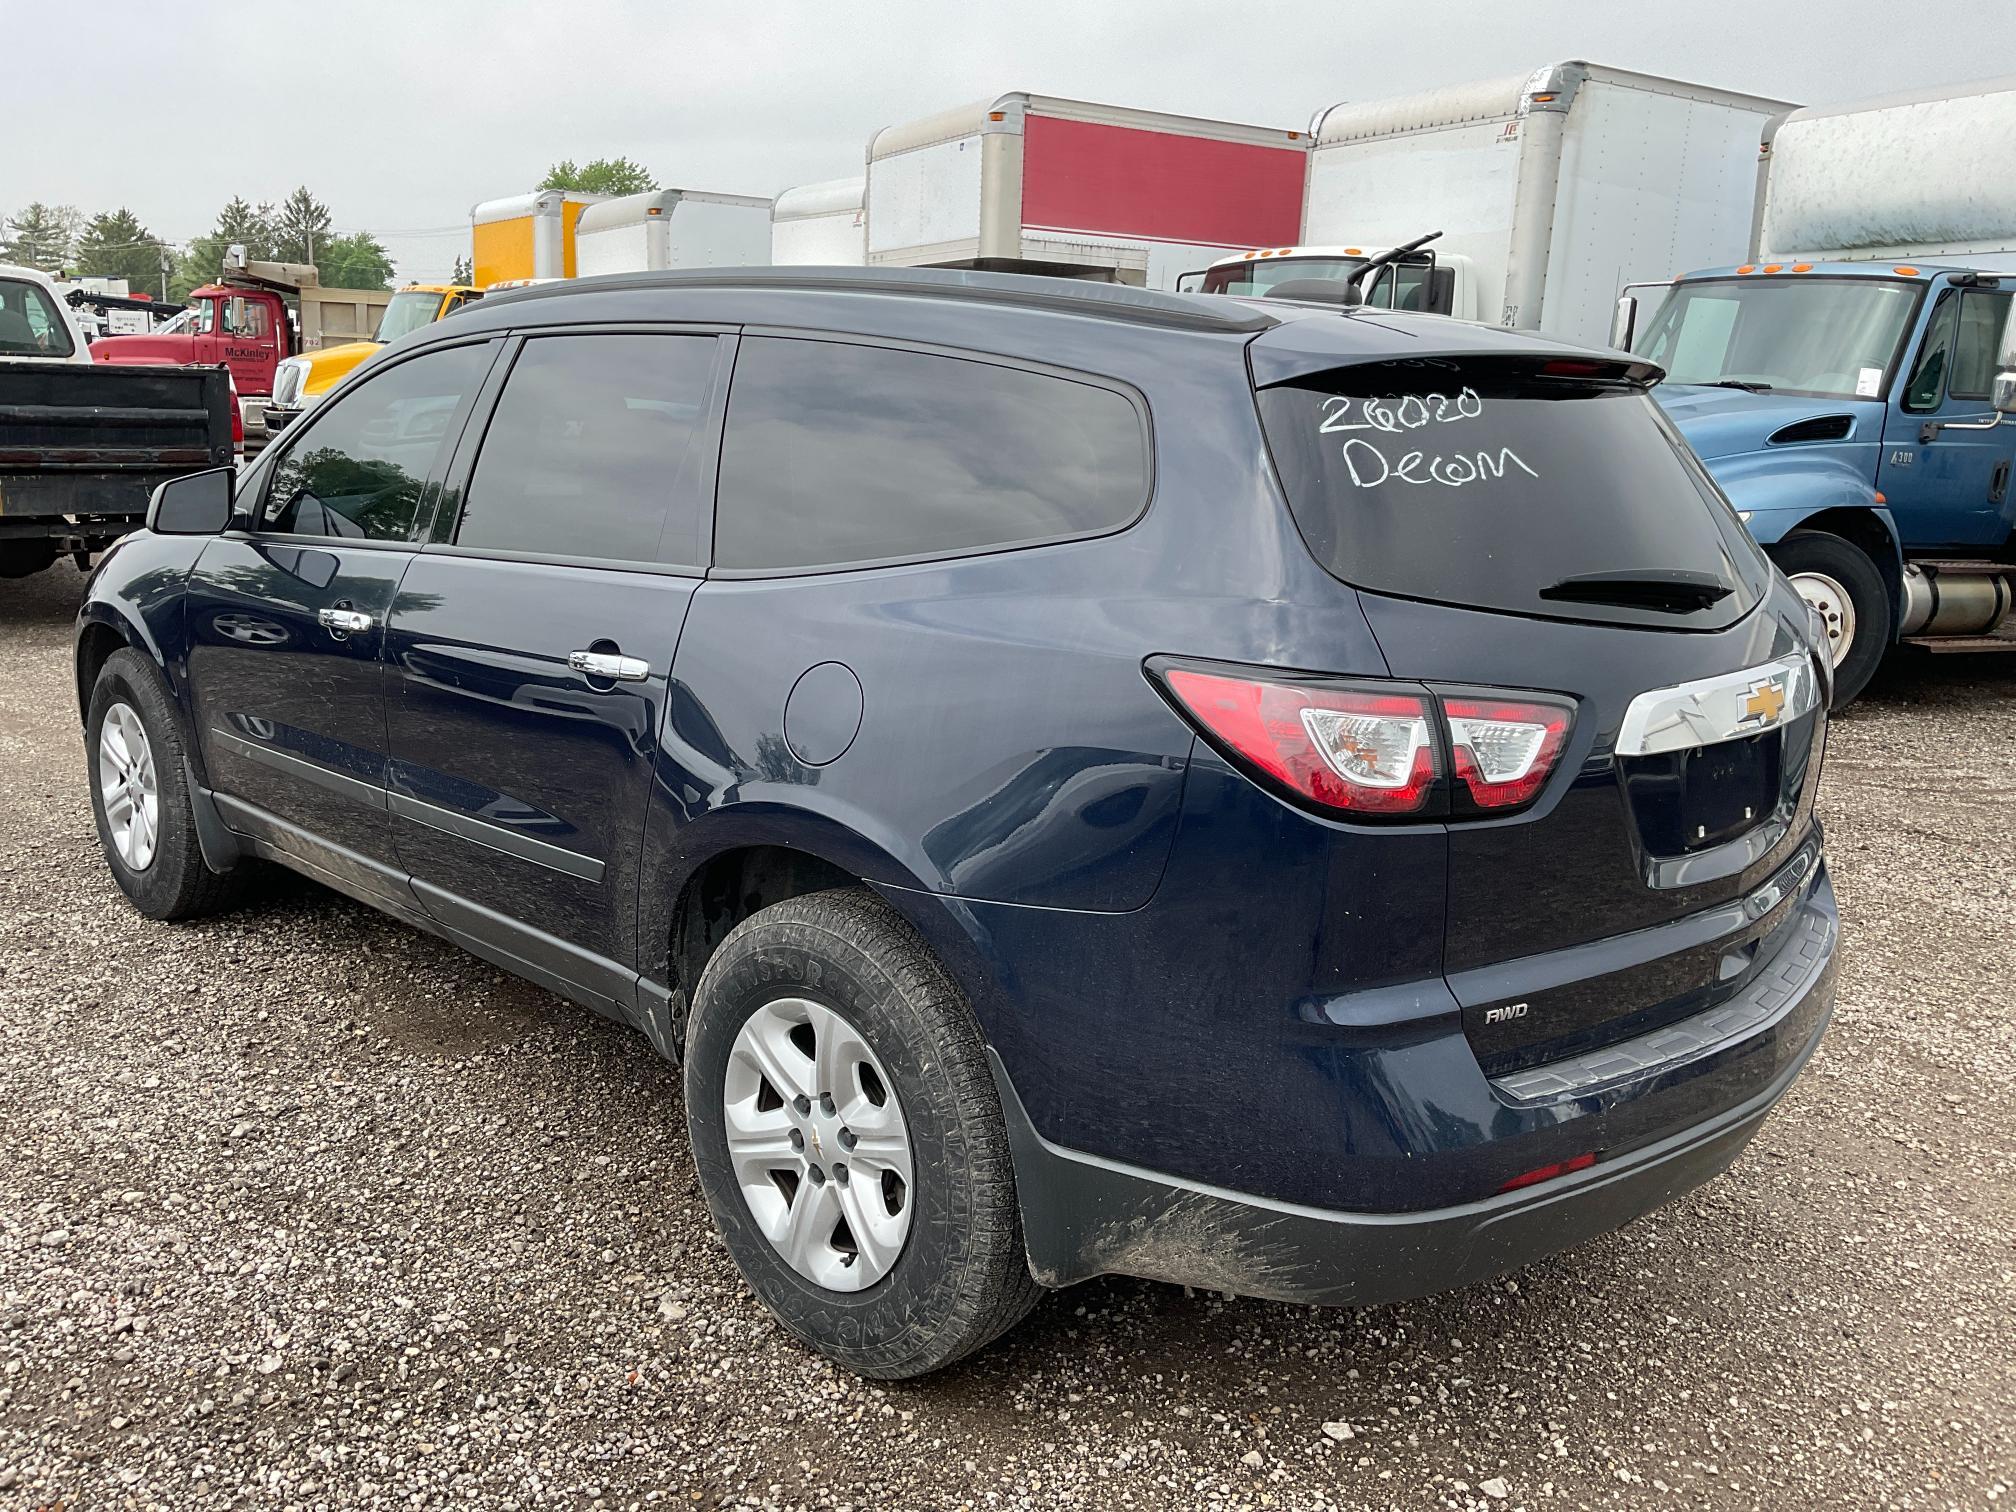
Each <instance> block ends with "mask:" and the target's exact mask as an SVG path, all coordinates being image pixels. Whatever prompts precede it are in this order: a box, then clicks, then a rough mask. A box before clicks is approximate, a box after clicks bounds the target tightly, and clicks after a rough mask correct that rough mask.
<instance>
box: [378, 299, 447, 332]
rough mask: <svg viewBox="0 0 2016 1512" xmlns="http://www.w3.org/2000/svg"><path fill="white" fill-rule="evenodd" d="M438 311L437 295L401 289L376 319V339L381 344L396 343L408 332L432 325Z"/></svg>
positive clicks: (439, 304)
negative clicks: (384, 342)
mask: <svg viewBox="0 0 2016 1512" xmlns="http://www.w3.org/2000/svg"><path fill="white" fill-rule="evenodd" d="M440 309H441V296H440V295H439V294H434V293H429V292H428V291H426V290H424V289H401V290H400V291H399V292H398V293H397V294H394V295H393V296H392V302H391V303H390V304H388V305H387V306H385V313H384V314H383V315H381V316H380V317H379V318H378V336H377V339H378V340H379V341H381V342H383V341H397V340H398V339H399V338H400V337H401V336H404V335H406V334H407V333H408V332H410V331H417V330H419V329H420V327H422V326H424V325H432V324H433V323H434V317H435V315H436V314H437V313H439V311H440Z"/></svg>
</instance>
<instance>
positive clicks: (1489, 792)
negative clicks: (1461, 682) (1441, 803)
mask: <svg viewBox="0 0 2016 1512" xmlns="http://www.w3.org/2000/svg"><path fill="white" fill-rule="evenodd" d="M1442 711H1443V713H1444V714H1446V715H1447V716H1448V718H1449V749H1450V755H1451V757H1452V758H1453V760H1454V763H1455V767H1456V778H1457V780H1458V781H1459V782H1461V783H1462V784H1463V788H1464V791H1466V792H1467V793H1468V794H1469V795H1470V801H1471V802H1472V803H1474V804H1476V805H1477V807H1479V808H1482V809H1507V808H1518V807H1519V806H1520V805H1522V804H1527V803H1531V802H1532V801H1533V799H1534V797H1535V795H1537V794H1538V793H1539V791H1540V789H1541V787H1542V786H1544V785H1545V783H1546V781H1547V774H1548V773H1549V772H1551V771H1553V770H1554V763H1555V761H1556V760H1557V759H1558V758H1559V757H1560V755H1561V746H1562V744H1563V743H1564V742H1565V741H1566V740H1567V739H1568V710H1567V709H1566V708H1565V707H1563V706H1562V705H1559V704H1543V703H1529V702H1525V701H1522V700H1519V699H1509V698H1508V699H1499V698H1490V699H1486V698H1445V699H1443V700H1442Z"/></svg>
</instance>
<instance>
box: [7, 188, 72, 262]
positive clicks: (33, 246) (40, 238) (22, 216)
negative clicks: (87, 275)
mask: <svg viewBox="0 0 2016 1512" xmlns="http://www.w3.org/2000/svg"><path fill="white" fill-rule="evenodd" d="M83 224H84V216H83V214H82V213H81V212H80V211H79V210H78V209H77V207H76V206H75V205H45V204H43V203H42V202H41V201H40V200H36V201H35V202H34V203H33V204H31V205H29V206H28V208H27V209H25V210H23V211H21V212H20V213H19V214H17V215H14V216H10V217H7V218H5V219H0V233H4V234H0V262H11V263H20V264H22V265H24V266H26V267H30V268H40V269H41V270H42V271H43V272H44V273H58V272H61V271H62V270H63V268H64V267H65V266H66V265H68V263H69V262H70V259H71V257H72V255H73V254H74V253H75V251H76V248H77V233H78V230H79V229H80V228H81V227H82V226H83Z"/></svg>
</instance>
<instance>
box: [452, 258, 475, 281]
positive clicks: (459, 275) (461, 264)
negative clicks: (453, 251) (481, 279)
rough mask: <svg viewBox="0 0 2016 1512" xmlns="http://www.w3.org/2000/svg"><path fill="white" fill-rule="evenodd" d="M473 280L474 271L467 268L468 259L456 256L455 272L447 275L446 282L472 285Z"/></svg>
mask: <svg viewBox="0 0 2016 1512" xmlns="http://www.w3.org/2000/svg"><path fill="white" fill-rule="evenodd" d="M475 280H476V271H475V269H473V268H472V267H470V266H469V259H468V258H466V257H462V256H459V255H458V256H457V257H456V259H455V271H454V272H453V273H451V274H449V275H448V282H450V283H458V284H466V283H474V282H475Z"/></svg>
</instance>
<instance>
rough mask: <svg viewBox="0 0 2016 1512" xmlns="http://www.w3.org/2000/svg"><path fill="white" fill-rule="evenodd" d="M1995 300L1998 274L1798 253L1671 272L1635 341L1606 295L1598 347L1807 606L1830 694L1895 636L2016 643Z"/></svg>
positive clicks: (2012, 441)
mask: <svg viewBox="0 0 2016 1512" xmlns="http://www.w3.org/2000/svg"><path fill="white" fill-rule="evenodd" d="M2012 296H2016V274H1997V273H1994V272H1990V271H1985V270H1981V269H1974V268H1963V267H1953V266H1935V265H1932V264H1929V263H1918V264H1897V263H1880V264H1879V263H1870V262H1822V261H1814V262H1784V263H1765V264H1761V265H1760V264H1750V263H1746V264H1744V265H1742V266H1740V267H1728V268H1718V269H1711V270H1708V271H1705V272H1700V273H1691V274H1688V275H1686V276H1684V277H1682V278H1678V279H1676V280H1674V282H1673V283H1672V285H1671V286H1670V288H1668V290H1667V291H1666V293H1665V297H1664V299H1663V300H1662V301H1660V302H1659V303H1658V305H1657V307H1656V308H1655V309H1654V310H1653V311H1652V312H1651V314H1650V318H1649V319H1648V320H1646V321H1645V323H1644V324H1643V326H1642V327H1640V328H1639V329H1638V330H1637V332H1636V333H1635V337H1636V339H1635V340H1634V339H1631V338H1632V335H1633V333H1632V331H1631V326H1632V325H1633V324H1634V323H1635V303H1634V301H1633V300H1631V299H1630V298H1629V297H1628V296H1627V299H1626V300H1625V301H1623V302H1622V303H1621V304H1620V310H1619V331H1618V333H1617V334H1618V335H1619V336H1621V337H1622V338H1623V339H1622V340H1619V341H1618V343H1617V344H1618V345H1628V346H1629V347H1630V348H1631V349H1632V350H1633V351H1635V352H1636V353H1638V354H1640V355H1643V356H1645V357H1647V358H1649V359H1650V360H1651V361H1653V362H1656V363H1658V364H1659V365H1660V366H1661V367H1663V368H1664V369H1665V370H1666V380H1665V381H1664V382H1663V383H1662V384H1660V385H1659V386H1658V388H1656V389H1655V390H1654V394H1655V396H1656V397H1657V399H1658V400H1659V403H1660V404H1661V406H1662V407H1663V408H1664V410H1665V412H1666V414H1667V416H1668V417H1669V418H1670V419H1671V420H1672V421H1673V423H1674V425H1675V426H1676V427H1677V428H1678V429H1679V431H1680V433H1681V434H1682V435H1683V436H1684V437H1685V438H1686V440H1687V441H1688V442H1689V443H1690V444H1691V445H1692V447H1693V448H1694V451H1695V452H1696V453H1697V454H1698V455H1699V456H1700V458H1701V460H1702V462H1703V463H1704V464H1705V465H1706V467H1707V469H1708V471H1709V473H1710V474H1711V475H1712V476H1713V477H1714V479H1715V481H1716V483H1717V484H1719V485H1720V487H1721V489H1722V491H1723V492H1724V493H1725V494H1727V495H1728V497H1729V500H1730V502H1731V503H1732V504H1733V505H1734V506H1735V507H1736V509H1737V511H1738V513H1739V514H1740V515H1741V517H1742V519H1743V522H1744V523H1745V525H1747V526H1748V527H1749V530H1750V532H1751V534H1752V535H1753V536H1755V537H1756V539H1757V540H1758V542H1759V543H1760V544H1762V545H1763V546H1764V547H1765V549H1766V551H1767V552H1768V554H1769V555H1770V556H1771V557H1772V559H1773V560H1774V561H1775V562H1776V563H1777V564H1778V566H1779V567H1780V568H1781V569H1783V570H1784V572H1785V573H1786V575H1787V576H1788V577H1789V578H1791V580H1792V582H1793V584H1794V586H1795V587H1797V588H1798V590H1799V592H1800V594H1801V596H1802V597H1804V598H1805V599H1806V601H1807V602H1808V603H1809V604H1812V605H1813V606H1814V608H1815V609H1816V610H1818V611H1819V613H1820V614H1821V616H1822V617H1823V618H1824V619H1825V620H1826V622H1827V628H1828V635H1829V639H1830V643H1831V646H1832V650H1833V655H1834V659H1835V664H1836V689H1837V693H1836V701H1837V703H1842V702H1846V701H1847V700H1848V699H1850V698H1852V697H1854V696H1855V694H1856V693H1858V692H1859V691H1860V690H1861V688H1862V686H1863V685H1864V684H1865V683H1866V682H1867V681H1868V680H1869V677H1870V675H1871V674H1872V673H1873V672H1874V671H1875V669H1876V666H1877V663H1878V662H1879V661H1880V660H1881V659H1882V657H1883V655H1884V653H1885V652H1886V651H1887V650H1888V649H1889V647H1890V646H1891V645H1893V644H1895V643H1896V642H1898V641H1900V640H1902V641H1908V642H1911V643H1914V644H1920V645H1924V646H1926V647H1928V648H1929V649H1932V650H1997V649H2007V650H2016V620H2010V619H2008V611H2009V608H2010V604H2011V596H2012V589H2016V491H2012V489H2011V486H2010V471H2011V465H2012V461H2016V421H2012V420H2009V419H2008V417H2007V415H2005V413H2004V412H2003V411H2002V410H2000V409H1998V408H1997V399H1998V386H1997V378H1998V375H2000V374H2001V373H2002V372H2003V371H2004V370H2006V369H2008V368H2009V367H2010V366H2011V365H2012V363H2016V347H2012V345H2011V344H2010V343H2008V342H2007V341H2005V333H2006V332H2007V331H2008V330H2009V324H2010V321H2009V317H2010V305H2011V299H2012ZM2012 390H2016V381H2012V382H2007V383H2004V384H2003V385H2001V389H2000V396H2001V399H2002V402H2004V403H2007V402H2009V401H2010V400H2011V399H2012V398H2016V394H2012V392H2011V391H2012ZM1998 627H2000V630H2001V633H2000V634H1997V633H1996V631H1997V629H1998Z"/></svg>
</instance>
